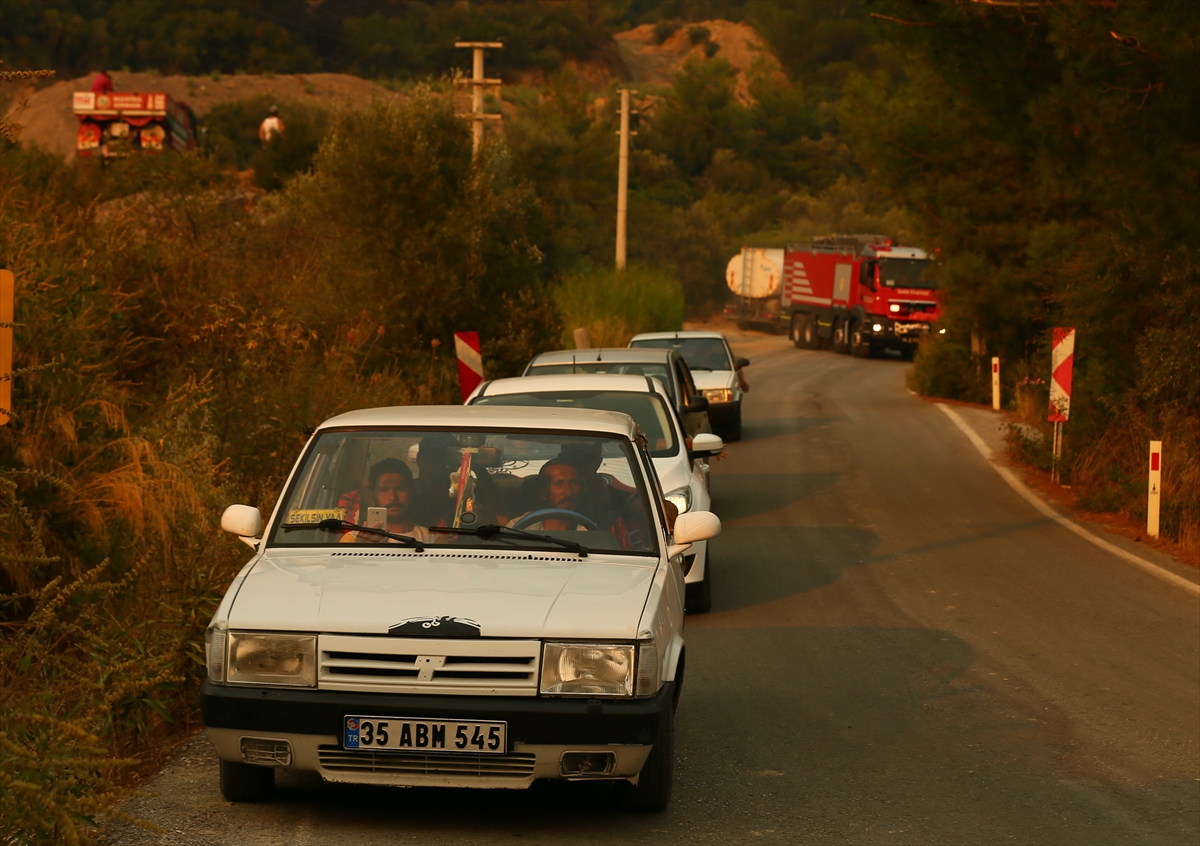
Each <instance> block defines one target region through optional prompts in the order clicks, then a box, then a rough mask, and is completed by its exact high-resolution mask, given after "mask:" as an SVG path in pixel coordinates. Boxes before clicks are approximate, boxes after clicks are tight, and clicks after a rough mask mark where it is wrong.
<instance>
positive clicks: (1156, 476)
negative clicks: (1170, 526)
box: [1146, 441, 1162, 538]
mask: <svg viewBox="0 0 1200 846" xmlns="http://www.w3.org/2000/svg"><path fill="white" fill-rule="evenodd" d="M1161 497H1162V441H1151V442H1150V489H1149V492H1148V494H1147V497H1146V534H1148V535H1149V536H1150V537H1152V538H1156V537H1158V507H1159V500H1160V498H1161Z"/></svg>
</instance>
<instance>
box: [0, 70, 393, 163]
mask: <svg viewBox="0 0 1200 846" xmlns="http://www.w3.org/2000/svg"><path fill="white" fill-rule="evenodd" d="M91 85H92V77H91V76H84V77H80V78H79V79H73V80H64V81H62V82H56V83H54V84H53V85H50V86H48V87H46V88H43V89H41V90H40V91H37V92H34V93H31V94H29V95H28V105H27V106H26V107H25V108H24V109H20V110H14V111H10V112H9V118H10V119H12V120H15V121H16V122H17V123H19V124H20V125H21V126H22V127H23V129H22V131H21V138H22V140H23V141H25V142H27V143H32V144H36V145H38V146H39V147H42V148H43V149H45V150H49V151H50V152H53V153H56V154H58V155H60V156H62V157H63V158H70V157H72V156H74V155H75V134H76V127H77V126H78V122H77V121H76V119H75V116H74V115H73V114H72V113H71V93H72V92H73V91H90V90H91ZM113 85H114V87H115V88H116V90H118V91H139V92H140V91H165V92H166V93H167V94H169V95H171V97H172V98H174V99H176V100H182V101H184V102H186V103H188V104H189V105H190V106H191V107H192V110H193V111H194V112H195V113H196V114H197V115H198V116H199V117H203V116H204V115H206V114H208V112H209V111H210V110H211V109H212V108H213V106H216V105H217V104H219V103H226V102H229V101H232V100H245V99H248V98H250V97H257V96H260V95H269V96H272V97H274V98H275V99H276V100H278V101H279V103H280V106H281V107H283V108H284V109H285V110H286V104H287V103H288V102H295V101H303V102H305V103H311V104H313V105H319V106H324V107H325V108H328V109H339V108H359V107H362V106H365V105H367V104H368V103H370V102H371V101H372V100H375V99H381V100H382V99H387V98H390V97H399V96H400V95H399V94H396V93H394V92H392V91H389V90H388V89H387V88H384V87H383V86H382V85H379V84H378V83H375V82H371V81H370V80H366V79H359V78H358V77H354V76H347V75H346V74H340V73H314V74H307V75H304V76H301V75H295V76H276V77H274V78H271V79H268V78H267V77H265V76H253V75H248V74H247V75H237V76H224V77H221V78H220V79H211V78H209V77H202V76H201V77H196V76H156V75H154V74H149V73H114V74H113ZM18 99H20V98H18ZM283 116H284V118H285V119H286V113H285V114H284V115H283ZM264 117H265V115H264Z"/></svg>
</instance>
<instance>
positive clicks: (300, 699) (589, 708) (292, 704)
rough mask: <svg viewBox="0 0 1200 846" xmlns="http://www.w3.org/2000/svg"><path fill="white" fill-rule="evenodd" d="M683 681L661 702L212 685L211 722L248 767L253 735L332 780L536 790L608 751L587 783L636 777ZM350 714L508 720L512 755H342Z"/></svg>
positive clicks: (231, 756)
mask: <svg viewBox="0 0 1200 846" xmlns="http://www.w3.org/2000/svg"><path fill="white" fill-rule="evenodd" d="M674 692H675V684H674V682H668V683H667V684H665V685H664V686H663V688H662V689H661V690H660V691H659V692H658V694H657V695H655V696H654V697H652V698H649V699H634V700H627V701H620V702H618V701H613V700H599V699H590V700H587V699H551V698H541V697H507V696H506V697H501V696H421V695H412V694H379V693H352V692H343V691H323V690H289V689H282V688H255V687H246V688H240V687H226V686H224V685H214V684H211V683H210V682H205V683H204V685H203V686H202V688H201V691H200V699H201V707H202V710H203V715H204V722H205V724H206V725H207V726H208V727H209V735H210V737H212V739H213V742H214V744H215V745H216V747H217V754H218V755H219V756H220V757H221V758H223V759H225V760H229V761H242V760H243V757H242V751H241V746H242V744H241V740H242V738H244V737H254V738H273V739H280V740H287V741H288V742H289V743H290V744H291V749H292V762H291V765H290V767H288V769H291V770H302V771H312V772H317V773H319V774H320V775H321V777H322V778H324V779H325V780H327V781H340V782H350V783H355V784H390V785H399V786H414V787H415V786H421V785H428V786H441V787H513V788H520V787H528V786H529V785H530V784H532V783H533V781H534V780H535V779H538V778H564V777H568V778H570V777H571V776H564V775H563V774H562V772H561V770H560V764H561V760H562V756H563V754H564V753H566V752H608V753H611V754H612V756H613V766H612V768H611V769H610V770H609V771H607V772H606V773H604V774H598V775H588V776H582V777H580V778H589V779H592V778H598V777H600V778H611V779H633V780H635V779H636V778H637V774H638V773H639V772H640V771H641V768H642V764H644V763H645V760H646V756H647V755H649V754H650V749H651V746H652V744H653V738H654V736H655V732H656V731H657V729H658V722H659V720H660V719H662V718H663V715H664V714H665V713H666V710H667V709H668V708H672V707H673V703H674ZM349 714H378V715H386V716H395V717H405V718H416V719H432V720H437V719H445V720H478V721H496V720H503V721H504V722H506V723H508V749H507V751H506V754H504V755H463V754H454V753H425V752H416V751H413V752H407V751H405V752H393V751H390V750H389V751H376V752H366V751H351V750H345V749H343V748H342V726H343V722H344V720H345V717H346V716H347V715H349Z"/></svg>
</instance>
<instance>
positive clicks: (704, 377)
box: [692, 370, 737, 391]
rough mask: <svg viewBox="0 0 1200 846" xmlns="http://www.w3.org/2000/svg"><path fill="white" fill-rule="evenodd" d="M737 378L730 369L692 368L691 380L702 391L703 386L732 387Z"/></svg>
mask: <svg viewBox="0 0 1200 846" xmlns="http://www.w3.org/2000/svg"><path fill="white" fill-rule="evenodd" d="M736 380H737V377H736V375H735V374H734V371H732V370H693V371H692V381H693V382H695V383H696V387H697V388H698V389H700V390H701V391H703V390H704V389H705V388H732V387H733V383H734V382H735V381H736Z"/></svg>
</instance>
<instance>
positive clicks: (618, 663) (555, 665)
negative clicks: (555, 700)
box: [540, 643, 634, 696]
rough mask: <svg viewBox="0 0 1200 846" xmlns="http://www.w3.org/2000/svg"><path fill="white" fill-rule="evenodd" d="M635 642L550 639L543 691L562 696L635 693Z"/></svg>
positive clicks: (544, 654) (544, 649) (545, 654)
mask: <svg viewBox="0 0 1200 846" xmlns="http://www.w3.org/2000/svg"><path fill="white" fill-rule="evenodd" d="M633 650H634V645H633V644H632V643H622V644H616V643H547V644H546V645H545V646H543V647H542V684H541V688H540V690H541V692H542V693H548V694H552V695H558V696H633V684H634V675H633V658H634V653H633Z"/></svg>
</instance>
